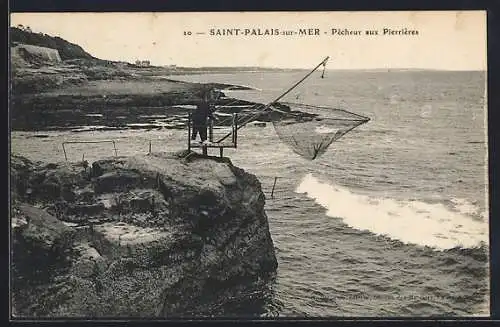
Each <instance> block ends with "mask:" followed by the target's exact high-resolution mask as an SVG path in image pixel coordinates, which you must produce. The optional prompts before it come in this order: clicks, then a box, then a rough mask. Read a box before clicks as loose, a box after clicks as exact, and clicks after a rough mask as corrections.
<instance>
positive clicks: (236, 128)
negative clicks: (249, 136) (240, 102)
mask: <svg viewBox="0 0 500 327" xmlns="http://www.w3.org/2000/svg"><path fill="white" fill-rule="evenodd" d="M234 147H235V148H237V147H238V114H234Z"/></svg>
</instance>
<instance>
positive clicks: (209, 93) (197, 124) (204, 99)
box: [191, 88, 216, 143]
mask: <svg viewBox="0 0 500 327" xmlns="http://www.w3.org/2000/svg"><path fill="white" fill-rule="evenodd" d="M214 93H215V92H214V90H213V89H211V88H206V89H203V90H202V91H201V92H200V100H199V101H198V103H197V105H196V110H195V112H194V113H193V115H192V119H193V134H192V135H191V140H196V135H197V134H200V139H201V143H207V123H208V119H212V120H214V121H215V120H216V119H215V117H214V116H213V112H214V111H215V106H214V104H213V101H214V100H215V94H214Z"/></svg>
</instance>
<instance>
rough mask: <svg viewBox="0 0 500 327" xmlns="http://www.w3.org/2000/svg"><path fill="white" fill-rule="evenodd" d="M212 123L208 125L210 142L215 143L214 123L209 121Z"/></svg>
mask: <svg viewBox="0 0 500 327" xmlns="http://www.w3.org/2000/svg"><path fill="white" fill-rule="evenodd" d="M209 121H210V123H209V124H208V140H209V141H210V142H213V141H214V121H213V120H212V119H209Z"/></svg>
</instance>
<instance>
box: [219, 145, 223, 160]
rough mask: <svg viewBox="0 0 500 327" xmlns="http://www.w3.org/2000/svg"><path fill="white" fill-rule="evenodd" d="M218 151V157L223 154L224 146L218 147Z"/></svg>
mask: <svg viewBox="0 0 500 327" xmlns="http://www.w3.org/2000/svg"><path fill="white" fill-rule="evenodd" d="M219 153H220V157H221V158H222V157H223V156H224V147H222V146H221V147H219Z"/></svg>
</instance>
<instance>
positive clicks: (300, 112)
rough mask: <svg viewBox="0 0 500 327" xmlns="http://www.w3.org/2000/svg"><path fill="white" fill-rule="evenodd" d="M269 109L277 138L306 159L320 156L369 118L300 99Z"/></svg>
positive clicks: (276, 104)
mask: <svg viewBox="0 0 500 327" xmlns="http://www.w3.org/2000/svg"><path fill="white" fill-rule="evenodd" d="M270 109H271V110H272V113H271V115H272V116H273V117H272V122H273V126H274V129H275V130H276V133H277V134H278V137H279V138H280V140H281V141H282V142H284V143H285V144H287V145H288V146H289V147H290V148H291V149H292V150H293V151H294V152H295V153H297V154H299V155H300V156H302V157H304V158H306V159H309V160H314V159H316V158H318V157H320V156H321V155H322V154H324V153H325V151H326V150H327V149H328V147H329V146H330V145H331V144H332V142H334V141H336V140H338V139H339V138H341V137H342V136H344V135H345V134H346V133H347V132H349V131H351V130H352V129H354V128H356V127H357V126H359V125H361V124H364V123H366V122H368V121H369V118H367V117H364V116H361V115H358V114H355V113H352V112H349V111H347V110H343V109H335V108H328V107H320V106H313V105H306V104H300V103H291V102H280V103H275V104H273V105H272V106H271V107H270Z"/></svg>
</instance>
